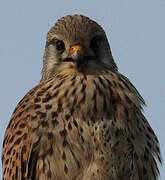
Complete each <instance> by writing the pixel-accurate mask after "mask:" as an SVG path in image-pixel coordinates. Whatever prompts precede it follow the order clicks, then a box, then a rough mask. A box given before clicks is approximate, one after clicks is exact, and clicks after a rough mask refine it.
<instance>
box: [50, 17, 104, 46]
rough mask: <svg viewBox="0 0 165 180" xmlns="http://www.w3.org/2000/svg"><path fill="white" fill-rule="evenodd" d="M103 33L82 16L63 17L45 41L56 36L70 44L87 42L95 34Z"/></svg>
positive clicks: (97, 26) (96, 25) (101, 29)
mask: <svg viewBox="0 0 165 180" xmlns="http://www.w3.org/2000/svg"><path fill="white" fill-rule="evenodd" d="M101 33H104V30H103V28H102V27H101V26H100V25H99V24H97V23H96V22H95V21H93V20H91V19H89V18H88V17H86V16H82V15H72V16H70V15H69V16H65V17H63V18H61V19H59V20H58V21H57V23H56V24H55V26H54V27H52V28H51V29H50V31H49V32H48V35H47V40H48V41H49V40H51V39H52V37H54V36H58V37H61V38H62V39H63V40H66V41H69V42H70V43H75V42H88V41H89V40H90V39H91V38H92V37H93V36H94V35H95V34H101Z"/></svg>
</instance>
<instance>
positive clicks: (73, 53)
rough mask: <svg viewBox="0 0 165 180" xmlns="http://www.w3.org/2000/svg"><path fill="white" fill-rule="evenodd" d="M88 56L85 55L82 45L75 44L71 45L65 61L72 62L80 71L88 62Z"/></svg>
mask: <svg viewBox="0 0 165 180" xmlns="http://www.w3.org/2000/svg"><path fill="white" fill-rule="evenodd" d="M87 60H88V56H86V55H85V52H84V51H83V48H82V46H80V45H73V46H71V47H70V50H69V56H68V58H66V59H65V60H64V61H68V62H72V63H73V64H74V65H75V66H76V67H77V69H78V70H79V71H81V70H82V68H83V67H84V66H85V65H86V64H87Z"/></svg>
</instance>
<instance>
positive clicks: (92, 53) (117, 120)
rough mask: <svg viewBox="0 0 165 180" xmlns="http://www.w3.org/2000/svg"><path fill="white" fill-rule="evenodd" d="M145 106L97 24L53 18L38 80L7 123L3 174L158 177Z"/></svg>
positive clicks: (122, 179) (14, 179)
mask: <svg viewBox="0 0 165 180" xmlns="http://www.w3.org/2000/svg"><path fill="white" fill-rule="evenodd" d="M144 106H145V101H144V99H143V98H142V96H141V95H140V94H139V92H138V91H137V90H136V88H135V87H134V85H133V84H132V83H131V82H130V81H129V79H128V78H127V77H125V76H124V75H122V74H121V73H120V72H119V71H118V67H117V65H116V63H115V61H114V58H113V56H112V53H111V48H110V45H109V42H108V39H107V36H106V33H105V31H104V29H103V28H102V27H101V25H99V24H98V23H97V22H95V21H94V20H92V19H90V18H88V17H86V16H84V15H79V14H75V15H67V16H64V17H62V18H60V19H59V20H58V21H57V22H56V23H55V25H54V26H53V27H52V28H51V29H50V30H49V32H48V34H47V38H46V46H45V52H44V56H43V68H42V77H41V80H40V81H39V83H38V85H36V86H35V87H34V88H33V89H31V90H30V91H29V92H28V93H27V94H26V95H25V96H24V97H23V99H22V100H21V101H20V102H19V103H18V105H17V106H16V108H15V110H14V112H13V114H12V116H11V120H10V122H9V124H8V126H7V129H6V132H5V135H4V141H3V148H2V167H3V168H2V169H3V180H157V179H158V176H159V169H158V163H161V161H162V158H161V153H160V145H159V141H158V138H157V136H156V135H155V133H154V131H153V129H152V128H151V126H150V124H149V122H148V121H147V119H146V118H145V116H144V113H143V107H144Z"/></svg>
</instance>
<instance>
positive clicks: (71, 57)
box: [42, 15, 117, 80]
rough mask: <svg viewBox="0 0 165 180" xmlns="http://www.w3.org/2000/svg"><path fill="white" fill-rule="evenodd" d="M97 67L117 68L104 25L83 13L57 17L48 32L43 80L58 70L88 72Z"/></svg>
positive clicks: (114, 69)
mask: <svg viewBox="0 0 165 180" xmlns="http://www.w3.org/2000/svg"><path fill="white" fill-rule="evenodd" d="M96 67H97V68H98V69H99V68H103V67H104V68H108V69H111V70H113V71H116V70H117V66H116V64H115V62H114V60H113V57H112V54H111V50H110V46H109V43H108V40H107V37H106V34H105V32H104V30H103V28H102V27H101V26H100V25H99V24H97V23H96V22H95V21H93V20H91V19H89V18H88V17H85V16H82V15H72V16H71V15H69V16H65V17H63V18H61V19H59V20H58V21H57V23H56V24H55V26H53V27H52V28H51V29H50V31H49V32H48V34H47V42H46V48H45V54H44V66H43V70H42V80H46V79H49V78H50V77H51V76H52V75H53V73H55V72H57V71H62V70H67V69H74V70H75V69H76V70H77V71H78V72H82V73H87V72H89V71H90V69H92V68H93V69H94V68H96ZM97 68H96V69H97Z"/></svg>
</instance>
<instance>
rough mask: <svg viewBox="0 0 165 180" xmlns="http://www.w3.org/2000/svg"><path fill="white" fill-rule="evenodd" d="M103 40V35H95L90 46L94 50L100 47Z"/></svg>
mask: <svg viewBox="0 0 165 180" xmlns="http://www.w3.org/2000/svg"><path fill="white" fill-rule="evenodd" d="M101 40H102V37H101V36H95V37H94V38H93V39H92V41H91V44H90V48H91V49H93V50H97V49H98V48H99V47H100V42H101Z"/></svg>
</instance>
